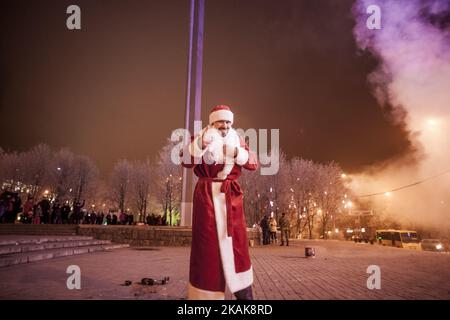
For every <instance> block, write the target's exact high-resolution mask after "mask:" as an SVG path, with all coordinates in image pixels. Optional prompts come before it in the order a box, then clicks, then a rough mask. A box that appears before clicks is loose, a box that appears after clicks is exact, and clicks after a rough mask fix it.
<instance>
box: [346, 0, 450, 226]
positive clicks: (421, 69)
mask: <svg viewBox="0 0 450 320" xmlns="http://www.w3.org/2000/svg"><path fill="white" fill-rule="evenodd" d="M370 5H377V6H379V7H380V9H381V29H380V30H369V29H368V28H367V27H366V21H367V18H368V17H369V15H368V14H367V13H366V9H367V7H368V6H370ZM353 14H354V17H355V20H356V26H355V28H354V36H355V39H356V41H357V44H358V46H359V47H360V48H361V49H363V50H369V51H370V52H371V53H372V54H373V55H374V56H376V57H377V58H378V59H379V61H380V62H381V63H380V66H379V67H378V68H377V70H375V71H374V72H373V73H372V74H370V75H368V80H369V82H370V83H371V85H372V88H373V91H374V95H375V96H376V97H377V99H378V101H379V103H380V106H382V107H383V106H385V105H386V103H389V104H390V105H392V106H393V107H394V110H393V112H391V114H390V115H389V117H390V118H391V119H393V120H394V121H396V122H403V121H405V122H406V123H405V125H406V127H407V129H408V130H410V131H411V132H412V133H413V134H411V136H410V140H411V142H412V143H413V145H415V146H417V147H418V150H420V152H421V153H420V154H416V159H418V161H413V162H411V155H409V156H405V157H403V158H400V159H396V160H392V161H391V162H390V163H385V164H383V166H382V167H381V166H380V165H379V164H378V165H377V166H376V167H375V166H374V167H372V168H369V169H368V171H367V172H366V173H365V174H361V175H358V176H355V177H354V179H353V185H352V186H353V189H354V191H355V193H356V194H371V193H376V192H380V191H388V190H392V189H395V188H397V187H400V186H404V185H408V184H410V183H413V182H416V181H420V180H421V179H424V178H427V177H431V176H435V175H437V174H440V173H443V172H446V171H449V170H450V23H449V21H450V1H448V0H446V1H445V0H440V1H438V0H434V1H433V0H428V1H420V0H357V1H356V3H355V5H354V7H353ZM403 110H404V111H406V113H407V114H406V118H401V117H399V116H398V115H399V114H402V111H403ZM403 113H404V112H403ZM371 199H372V200H374V201H375V202H376V203H377V205H378V207H382V208H384V209H386V210H387V211H388V212H390V213H391V214H393V215H395V216H397V217H401V218H403V219H404V220H403V221H405V222H406V223H409V222H410V223H421V224H424V225H432V226H439V227H440V228H447V230H450V173H448V174H444V175H441V176H439V177H436V178H434V179H430V180H427V181H425V182H424V183H422V184H418V185H416V186H413V187H411V188H406V189H403V190H399V191H397V192H393V193H392V194H391V196H389V197H387V196H383V195H381V196H375V197H371Z"/></svg>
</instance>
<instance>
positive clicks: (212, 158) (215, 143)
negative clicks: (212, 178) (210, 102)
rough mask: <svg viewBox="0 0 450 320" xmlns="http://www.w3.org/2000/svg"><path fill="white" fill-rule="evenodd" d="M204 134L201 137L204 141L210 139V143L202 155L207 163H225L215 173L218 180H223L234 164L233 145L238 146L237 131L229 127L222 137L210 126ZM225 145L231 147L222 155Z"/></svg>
mask: <svg viewBox="0 0 450 320" xmlns="http://www.w3.org/2000/svg"><path fill="white" fill-rule="evenodd" d="M204 130H206V132H205V134H204V135H203V139H204V140H205V141H206V142H209V141H211V143H210V144H209V145H208V147H207V148H206V151H205V154H204V155H203V157H204V159H205V161H206V163H207V164H213V163H216V164H222V163H225V166H224V168H223V170H222V171H221V172H219V173H218V174H217V178H218V179H220V180H225V179H226V177H227V176H228V175H229V174H230V173H231V170H232V169H233V166H234V147H236V148H238V147H239V146H240V138H239V135H238V134H237V132H236V131H235V130H234V129H233V128H230V129H229V130H228V133H227V135H226V136H225V137H222V134H221V133H220V132H219V130H217V129H215V128H214V127H212V126H208V127H206V128H205V129H204ZM224 145H227V146H229V147H230V148H228V149H231V150H228V149H227V154H226V156H224V154H223V146H224Z"/></svg>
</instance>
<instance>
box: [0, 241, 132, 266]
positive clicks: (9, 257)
mask: <svg viewBox="0 0 450 320" xmlns="http://www.w3.org/2000/svg"><path fill="white" fill-rule="evenodd" d="M127 247H129V245H127V244H112V243H109V244H102V245H95V246H83V247H72V248H61V249H51V250H39V251H30V252H24V253H13V254H5V255H1V256H0V267H6V266H11V265H15V264H22V263H28V262H35V261H41V260H47V259H53V258H58V257H66V256H71V255H76V254H83V253H90V252H98V251H107V250H113V249H120V248H127Z"/></svg>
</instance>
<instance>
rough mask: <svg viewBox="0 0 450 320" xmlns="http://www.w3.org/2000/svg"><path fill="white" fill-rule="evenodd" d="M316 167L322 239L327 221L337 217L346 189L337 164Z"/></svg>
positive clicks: (325, 234)
mask: <svg viewBox="0 0 450 320" xmlns="http://www.w3.org/2000/svg"><path fill="white" fill-rule="evenodd" d="M317 168H318V170H317V175H316V179H317V185H318V190H317V195H316V198H317V201H318V204H319V211H318V213H319V218H320V233H321V235H322V237H323V239H326V238H327V237H328V234H327V231H329V230H328V229H329V223H330V221H331V220H332V219H334V220H335V219H336V218H337V215H338V214H339V211H338V208H339V206H340V204H341V201H342V199H343V198H344V194H345V193H347V192H348V190H346V188H345V186H344V184H343V182H342V178H341V175H342V170H341V168H340V167H339V166H338V165H337V164H335V163H330V164H327V165H318V166H317Z"/></svg>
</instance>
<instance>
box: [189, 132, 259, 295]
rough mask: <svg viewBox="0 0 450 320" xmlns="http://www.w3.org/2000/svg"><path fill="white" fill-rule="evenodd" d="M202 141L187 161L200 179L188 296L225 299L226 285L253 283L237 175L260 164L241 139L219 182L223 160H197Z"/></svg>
mask: <svg viewBox="0 0 450 320" xmlns="http://www.w3.org/2000/svg"><path fill="white" fill-rule="evenodd" d="M197 139H199V138H198V137H197ZM197 139H194V140H193V141H192V143H191V144H190V145H189V148H185V151H184V152H189V155H190V156H191V159H190V163H184V162H183V163H182V165H183V166H184V167H187V168H192V167H194V173H195V175H196V176H197V177H198V178H199V179H198V182H197V184H196V186H195V190H194V199H193V217H192V247H191V259H190V270H189V287H188V298H189V299H223V298H224V292H225V285H227V286H228V288H229V290H230V291H231V292H232V293H234V292H236V291H239V290H242V289H244V288H246V287H248V286H250V285H251V284H252V283H253V269H252V266H251V262H250V256H249V251H248V240H247V232H246V230H247V229H246V228H247V227H246V222H245V216H244V208H243V201H242V199H243V194H242V190H241V188H240V186H239V183H238V182H237V178H238V177H239V176H240V175H241V170H242V168H245V169H248V170H256V169H257V168H258V163H257V160H256V156H255V155H254V154H253V153H252V152H251V151H250V150H249V148H248V146H247V145H246V144H245V142H244V141H243V140H241V146H240V147H239V148H238V155H237V158H236V160H235V164H234V166H233V169H232V170H231V172H230V174H229V175H228V176H227V178H226V180H218V179H217V174H218V173H219V172H220V171H222V169H223V167H224V164H207V163H205V161H201V162H202V163H200V164H198V161H200V160H202V158H201V157H202V150H201V149H200V148H199V147H198V144H197V143H198V141H197ZM194 161H197V162H194ZM195 163H197V164H195Z"/></svg>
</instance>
